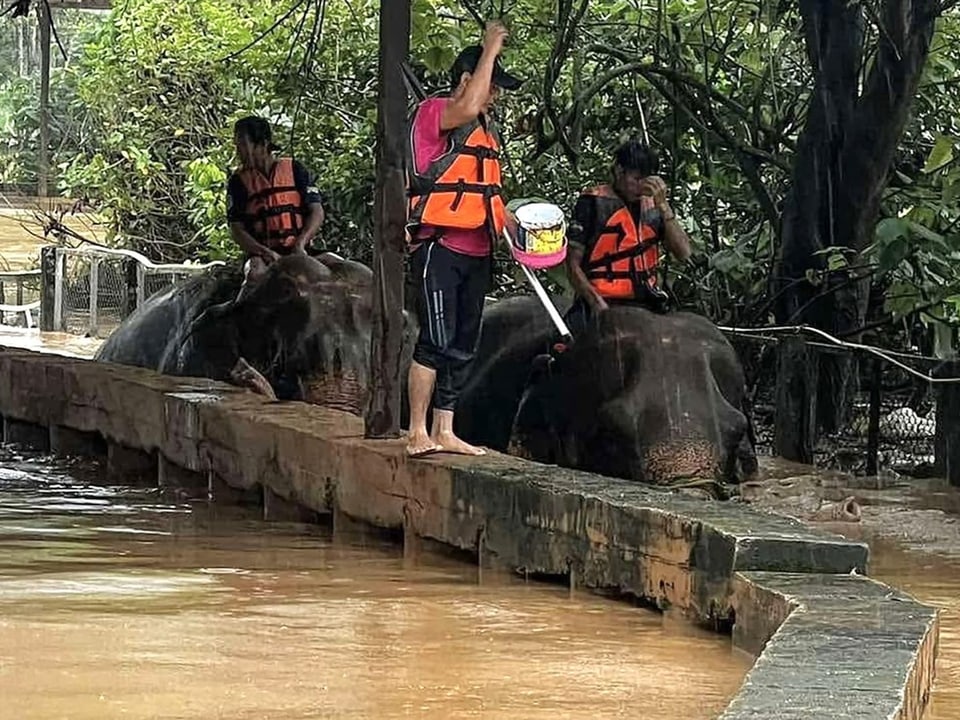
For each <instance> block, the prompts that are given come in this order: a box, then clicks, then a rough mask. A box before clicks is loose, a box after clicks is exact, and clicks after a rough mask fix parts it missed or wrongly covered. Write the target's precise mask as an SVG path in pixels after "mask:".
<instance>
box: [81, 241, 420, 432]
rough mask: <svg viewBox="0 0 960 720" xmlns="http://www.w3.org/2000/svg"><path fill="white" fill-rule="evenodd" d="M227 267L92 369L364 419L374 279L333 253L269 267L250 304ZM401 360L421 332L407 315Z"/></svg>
mask: <svg viewBox="0 0 960 720" xmlns="http://www.w3.org/2000/svg"><path fill="white" fill-rule="evenodd" d="M241 282H242V273H241V272H240V270H239V268H237V267H234V266H228V267H226V268H221V269H217V270H215V271H213V272H211V273H209V274H204V275H201V276H197V277H194V278H191V279H189V280H186V281H184V282H182V283H180V284H178V285H175V286H174V287H172V288H170V289H169V290H166V291H163V292H161V293H158V294H156V295H154V296H153V297H151V298H150V299H149V300H148V301H147V302H146V303H144V304H143V305H142V306H141V307H140V308H138V309H137V310H136V311H135V312H134V313H133V314H132V315H131V316H130V317H128V318H127V319H126V320H124V322H123V323H122V324H121V325H120V327H118V328H117V329H116V330H115V331H114V332H113V333H112V334H111V335H110V337H109V338H108V339H107V340H106V342H105V343H104V344H103V345H102V346H101V348H100V350H99V351H98V353H97V355H96V356H95V359H96V360H98V361H103V362H114V363H120V364H126V365H136V366H139V367H146V368H150V369H153V370H157V371H159V372H162V373H166V374H170V375H180V376H190V377H205V378H210V379H213V380H221V381H225V382H232V383H234V384H238V385H244V386H247V387H250V388H252V389H254V390H255V391H257V392H260V393H262V394H265V395H267V396H268V397H271V398H276V399H281V400H302V401H305V402H310V403H314V404H318V405H324V406H328V407H332V408H336V409H340V410H345V411H347V412H351V413H354V414H358V415H359V414H362V413H363V410H364V407H365V404H366V394H367V389H368V383H369V355H370V335H371V298H372V292H371V287H372V282H373V273H372V271H371V270H370V269H369V268H368V267H366V266H365V265H362V264H361V263H357V262H353V261H350V260H345V259H343V258H341V257H339V256H337V255H334V254H332V253H323V254H321V255H318V256H317V257H315V258H314V257H309V256H307V255H292V256H287V257H282V258H280V259H279V260H277V261H276V262H275V263H273V264H272V265H270V267H269V268H268V270H267V273H266V274H265V276H264V277H263V278H262V279H261V280H260V281H258V282H257V284H256V285H254V286H253V287H252V288H251V289H250V292H249V293H245V294H244V297H243V298H242V299H239V300H234V298H236V297H237V294H238V291H239V288H240V284H241ZM404 317H405V328H404V342H403V352H404V357H405V358H406V359H407V360H409V358H410V357H412V353H413V338H414V337H415V335H414V333H415V327H416V323H415V321H413V320H412V318H411V317H410V316H408V315H407V314H406V313H405V314H404Z"/></svg>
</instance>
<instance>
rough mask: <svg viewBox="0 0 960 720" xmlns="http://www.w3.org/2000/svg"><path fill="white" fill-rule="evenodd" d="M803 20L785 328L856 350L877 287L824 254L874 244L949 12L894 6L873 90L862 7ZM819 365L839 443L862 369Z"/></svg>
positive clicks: (780, 311) (782, 252)
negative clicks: (804, 100)
mask: <svg viewBox="0 0 960 720" xmlns="http://www.w3.org/2000/svg"><path fill="white" fill-rule="evenodd" d="M800 11H801V14H802V16H803V22H804V34H805V38H806V47H807V54H808V57H809V60H810V64H811V67H812V68H813V75H814V89H813V94H812V96H811V101H810V108H809V110H808V113H807V120H806V124H805V126H804V129H803V132H802V133H801V136H800V139H799V142H798V145H797V155H796V159H795V162H794V167H793V177H792V184H791V190H790V192H789V193H788V195H787V197H786V198H785V203H784V208H783V213H782V215H781V245H780V248H779V253H778V258H777V265H776V268H775V272H774V283H773V284H774V287H773V288H772V290H773V292H774V293H775V294H776V297H777V303H776V306H775V309H776V314H777V320H778V322H780V323H790V324H809V325H813V326H815V327H818V328H820V329H823V330H826V331H827V332H831V333H839V334H847V335H850V336H851V337H852V338H854V339H856V338H858V334H857V333H856V331H857V330H858V329H859V328H861V327H862V326H863V321H864V317H865V315H866V309H867V301H868V294H869V293H868V291H869V284H870V280H869V277H865V276H864V273H863V271H859V274H858V273H857V271H855V270H850V271H847V270H840V271H837V272H832V273H829V274H827V273H825V272H824V271H825V269H826V258H825V257H824V256H823V255H816V254H815V253H817V252H818V251H821V250H824V249H825V248H828V247H842V248H849V249H850V250H852V251H854V253H855V254H851V255H848V258H847V259H848V260H849V261H851V263H852V264H854V265H856V264H858V263H857V262H856V258H857V255H856V254H859V253H860V252H862V251H863V250H864V248H866V247H867V245H868V244H869V243H870V242H871V240H872V238H873V231H874V228H875V226H876V222H877V218H878V214H879V208H880V196H881V193H882V191H883V189H884V187H885V186H886V183H887V176H888V173H889V171H890V167H891V163H892V161H893V158H894V153H895V151H896V148H897V143H898V142H899V140H900V137H901V135H902V134H903V128H904V126H905V124H906V121H907V116H908V114H909V111H910V107H911V103H912V100H913V97H914V95H915V94H916V89H917V83H918V82H919V80H920V75H921V73H922V71H923V66H924V63H925V62H926V59H927V54H928V51H929V47H930V40H931V38H932V36H933V29H934V23H935V21H936V18H937V16H938V15H939V12H940V7H939V4H938V3H937V2H934V1H933V0H884V2H883V6H882V8H881V11H880V18H879V20H880V23H881V25H882V27H883V30H882V32H880V33H879V40H878V41H877V46H876V49H875V53H873V57H872V58H870V59H871V63H870V65H871V67H870V71H869V74H868V75H867V77H866V78H865V80H863V82H862V90H861V68H862V67H863V65H864V63H865V60H866V58H867V57H868V55H867V53H866V48H865V47H864V42H865V32H864V28H865V19H864V14H863V6H862V5H861V4H859V3H849V4H848V3H837V2H832V1H831V0H801V2H800ZM811 271H812V273H811ZM811 275H812V278H811V277H809V276H811ZM811 280H812V281H811ZM851 333H852V335H851ZM820 365H821V367H820V402H819V403H818V404H817V407H818V421H819V422H818V425H819V427H820V428H821V429H822V430H825V431H827V432H832V431H835V430H837V429H838V428H839V427H840V426H842V425H843V423H844V421H845V419H846V414H847V410H848V408H849V407H850V402H851V400H852V396H853V392H854V391H855V390H856V387H857V383H856V369H855V364H854V362H853V358H852V357H849V356H842V355H826V354H824V355H822V357H821V360H820Z"/></svg>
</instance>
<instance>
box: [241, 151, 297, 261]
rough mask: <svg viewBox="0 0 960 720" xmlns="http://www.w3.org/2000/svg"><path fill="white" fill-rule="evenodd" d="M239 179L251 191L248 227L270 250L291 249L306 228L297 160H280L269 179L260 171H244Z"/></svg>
mask: <svg viewBox="0 0 960 720" xmlns="http://www.w3.org/2000/svg"><path fill="white" fill-rule="evenodd" d="M237 176H238V177H239V178H240V180H241V182H243V185H244V187H245V188H246V189H247V206H246V207H245V208H244V210H243V219H244V224H245V225H246V227H247V230H248V231H249V232H250V234H251V235H253V237H254V238H255V239H256V240H257V241H258V242H262V243H264V244H265V245H266V246H267V247H269V248H278V247H280V248H290V247H293V245H294V243H295V242H296V240H297V234H298V233H299V232H300V231H301V230H302V229H303V226H304V215H305V212H304V206H303V198H302V197H301V195H300V191H299V190H297V183H296V180H295V179H294V174H293V159H292V158H280V159H279V160H277V162H275V163H274V165H273V169H272V170H271V171H270V176H269V177H267V176H266V175H264V174H263V173H262V172H260V171H259V170H258V169H256V168H241V169H240V170H238V171H237Z"/></svg>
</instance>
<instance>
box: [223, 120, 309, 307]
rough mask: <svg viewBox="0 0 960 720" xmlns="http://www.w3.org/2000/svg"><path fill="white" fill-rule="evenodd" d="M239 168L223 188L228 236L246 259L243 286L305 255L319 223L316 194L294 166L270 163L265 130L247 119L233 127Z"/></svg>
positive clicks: (271, 154) (284, 159) (269, 134)
mask: <svg viewBox="0 0 960 720" xmlns="http://www.w3.org/2000/svg"><path fill="white" fill-rule="evenodd" d="M233 141H234V144H235V146H236V149H237V156H238V157H239V159H240V167H239V168H238V169H237V170H236V171H235V172H234V173H233V174H232V175H231V176H230V180H229V181H228V183H227V220H228V221H229V222H230V234H231V235H232V236H233V239H234V240H235V241H236V243H237V245H239V246H240V248H241V249H242V250H243V251H244V253H246V261H245V263H244V284H243V288H241V291H240V293H241V296H242V295H243V293H244V290H245V289H246V288H247V286H248V284H249V282H252V281H255V280H257V279H258V278H259V277H260V276H261V275H262V274H263V272H264V271H265V270H266V268H267V266H268V265H269V264H270V263H272V262H273V261H274V260H276V259H277V258H278V257H280V256H281V255H291V254H293V253H304V252H306V247H307V243H308V242H310V240H311V239H312V238H313V236H314V235H316V233H317V231H318V230H319V229H320V225H321V224H322V223H323V218H324V211H323V203H322V200H321V196H320V191H319V190H318V189H317V187H316V185H315V184H314V182H313V180H312V179H311V177H310V173H309V172H308V171H307V169H306V168H305V167H304V166H303V165H301V164H300V163H299V162H297V161H296V160H294V159H292V158H289V157H281V158H276V157H274V152H275V151H277V150H279V148H278V147H277V146H276V145H274V143H273V133H272V132H271V130H270V124H269V123H268V122H267V121H266V120H264V119H263V118H259V117H254V116H249V117H245V118H241V119H240V120H238V121H237V122H236V124H235V125H234V130H233Z"/></svg>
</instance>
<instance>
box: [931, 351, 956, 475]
mask: <svg viewBox="0 0 960 720" xmlns="http://www.w3.org/2000/svg"><path fill="white" fill-rule="evenodd" d="M931 374H932V375H933V376H934V377H936V378H958V380H960V360H946V361H944V362H943V363H942V364H941V365H939V366H938V367H936V368H934V369H933V372H932V373H931ZM935 387H936V389H937V427H936V433H935V435H934V442H933V447H934V469H935V470H936V472H937V474H939V475H942V476H943V477H945V478H946V479H947V481H948V482H949V483H950V484H951V485H954V486H960V381H958V382H953V383H937V384H936V385H935Z"/></svg>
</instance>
